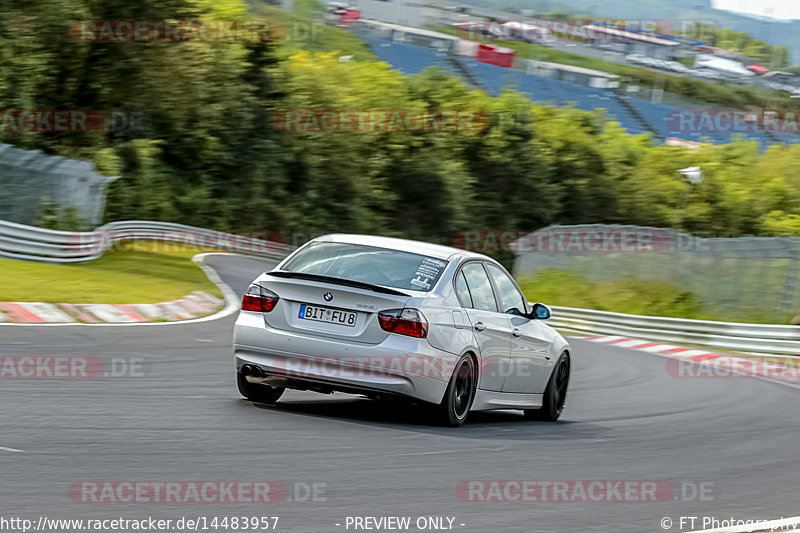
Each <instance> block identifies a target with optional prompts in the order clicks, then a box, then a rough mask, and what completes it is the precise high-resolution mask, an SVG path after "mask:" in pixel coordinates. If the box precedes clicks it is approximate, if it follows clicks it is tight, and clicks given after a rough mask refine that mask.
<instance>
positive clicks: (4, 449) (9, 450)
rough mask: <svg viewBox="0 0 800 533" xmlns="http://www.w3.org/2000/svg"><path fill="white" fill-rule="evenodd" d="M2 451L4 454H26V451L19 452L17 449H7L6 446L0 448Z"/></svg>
mask: <svg viewBox="0 0 800 533" xmlns="http://www.w3.org/2000/svg"><path fill="white" fill-rule="evenodd" d="M0 450H2V451H4V452H16V453H25V450H18V449H16V448H7V447H5V446H0Z"/></svg>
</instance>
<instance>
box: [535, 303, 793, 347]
mask: <svg viewBox="0 0 800 533" xmlns="http://www.w3.org/2000/svg"><path fill="white" fill-rule="evenodd" d="M549 323H550V325H551V326H553V327H555V328H558V329H561V330H567V331H570V332H575V333H583V334H587V335H622V336H625V337H632V338H640V339H646V340H652V341H659V342H670V343H679V344H698V345H701V346H710V347H714V348H724V349H729V350H741V351H748V352H760V353H770V354H786V355H800V326H780V325H771V324H743V323H737V322H713V321H709V320H688V319H683V318H663V317H653V316H641V315H626V314H622V313H611V312H608V311H595V310H592V309H577V308H574V307H553V317H552V318H551V320H550V321H549Z"/></svg>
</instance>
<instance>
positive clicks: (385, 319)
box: [378, 309, 428, 339]
mask: <svg viewBox="0 0 800 533" xmlns="http://www.w3.org/2000/svg"><path fill="white" fill-rule="evenodd" d="M378 322H379V323H380V325H381V329H383V330H384V331H388V332H389V333H399V334H400V335H408V336H409V337H418V338H420V339H424V338H425V337H427V336H428V321H427V320H425V316H424V315H423V314H422V313H420V312H419V311H418V310H416V309H388V310H386V311H381V312H380V313H378Z"/></svg>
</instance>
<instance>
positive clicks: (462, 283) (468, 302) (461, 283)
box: [456, 272, 473, 308]
mask: <svg viewBox="0 0 800 533" xmlns="http://www.w3.org/2000/svg"><path fill="white" fill-rule="evenodd" d="M456 294H457V295H458V301H459V302H461V307H467V308H471V307H473V305H472V296H470V294H469V288H468V287H467V280H466V278H465V277H464V272H459V273H458V276H456Z"/></svg>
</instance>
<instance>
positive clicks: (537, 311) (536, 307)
mask: <svg viewBox="0 0 800 533" xmlns="http://www.w3.org/2000/svg"><path fill="white" fill-rule="evenodd" d="M551 314H552V313H551V312H550V308H549V307H547V306H546V305H544V304H533V307H532V308H531V312H530V313H529V314H528V317H529V318H531V319H533V320H547V319H548V318H550V315H551Z"/></svg>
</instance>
